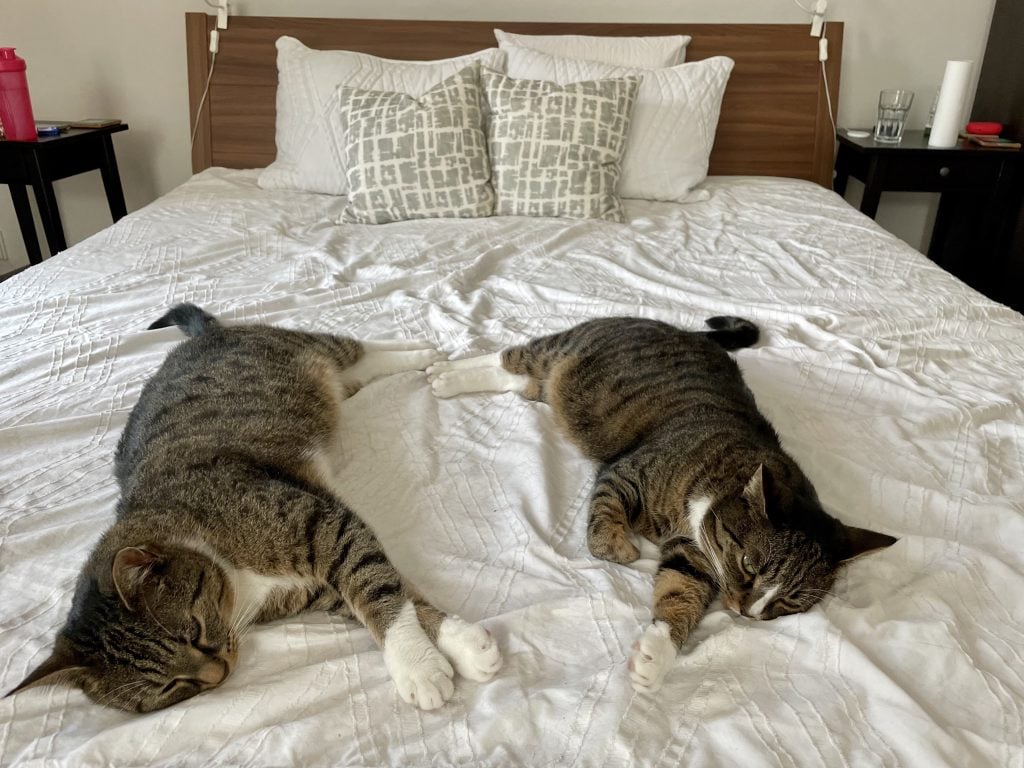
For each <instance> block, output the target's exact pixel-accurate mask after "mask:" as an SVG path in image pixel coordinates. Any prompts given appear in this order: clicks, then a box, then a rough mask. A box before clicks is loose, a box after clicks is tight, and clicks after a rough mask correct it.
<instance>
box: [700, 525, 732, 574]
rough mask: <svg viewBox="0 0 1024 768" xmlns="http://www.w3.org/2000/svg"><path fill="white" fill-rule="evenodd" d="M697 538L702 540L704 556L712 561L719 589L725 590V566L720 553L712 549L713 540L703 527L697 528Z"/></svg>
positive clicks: (701, 545)
mask: <svg viewBox="0 0 1024 768" xmlns="http://www.w3.org/2000/svg"><path fill="white" fill-rule="evenodd" d="M697 536H698V537H699V539H700V548H701V549H702V550H704V554H705V555H707V557H708V560H710V561H711V567H712V568H714V569H715V573H716V574H717V576H718V579H717V581H718V587H719V589H721V588H724V587H725V583H726V577H725V566H723V565H722V561H721V558H719V556H718V553H717V552H716V551H715V550H714V547H712V545H711V538H710V537H709V536H708V534H707V531H705V530H704V528H703V527H702V526H701V527H698V528H697Z"/></svg>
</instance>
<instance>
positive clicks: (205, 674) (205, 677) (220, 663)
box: [196, 659, 230, 685]
mask: <svg viewBox="0 0 1024 768" xmlns="http://www.w3.org/2000/svg"><path fill="white" fill-rule="evenodd" d="M229 669H230V668H229V667H228V664H227V662H226V661H224V660H223V659H211V660H210V661H207V662H204V663H203V665H202V666H201V667H200V668H199V672H198V673H197V674H196V677H197V678H198V679H199V680H200V681H202V682H203V683H205V684H206V685H220V684H221V683H222V682H224V678H225V677H227V676H228V671H229Z"/></svg>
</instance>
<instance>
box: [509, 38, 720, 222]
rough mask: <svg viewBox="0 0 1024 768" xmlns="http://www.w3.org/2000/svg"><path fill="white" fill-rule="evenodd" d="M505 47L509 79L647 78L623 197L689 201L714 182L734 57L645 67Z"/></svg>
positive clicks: (626, 161)
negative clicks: (711, 171) (712, 169)
mask: <svg viewBox="0 0 1024 768" xmlns="http://www.w3.org/2000/svg"><path fill="white" fill-rule="evenodd" d="M504 50H505V52H506V53H507V54H508V68H507V69H506V72H507V74H508V76H509V77H515V78H523V79H530V80H550V81H552V82H555V83H575V82H577V81H579V80H598V79H601V78H608V77H626V76H628V75H639V76H642V77H643V82H641V83H640V88H639V90H638V91H637V93H636V104H635V106H634V107H633V116H632V118H631V120H630V125H629V140H628V141H627V142H626V154H625V155H624V156H623V158H622V178H621V179H620V180H619V189H618V193H619V197H621V198H642V199H644V200H667V201H671V202H684V201H685V200H686V199H687V198H688V197H689V195H690V192H691V191H692V190H693V188H694V187H695V186H697V185H698V184H700V183H701V182H702V181H704V179H705V178H706V177H707V175H708V164H709V160H710V157H711V150H712V148H713V147H714V144H715V131H716V129H717V127H718V115H719V112H720V110H721V106H722V97H723V96H724V95H725V90H726V85H727V84H728V82H729V74H730V73H731V72H732V69H733V60H732V59H730V58H728V57H726V56H712V57H711V58H708V59H702V60H701V61H694V62H691V63H688V64H679V65H677V66H674V67H665V68H662V69H638V68H636V67H617V66H613V65H610V64H604V63H601V62H596V61H583V60H579V59H571V58H568V57H565V56H550V55H548V54H546V53H541V52H540V51H533V50H529V49H527V48H521V47H518V46H513V45H506V46H505V48H504Z"/></svg>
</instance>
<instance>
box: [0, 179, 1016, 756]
mask: <svg viewBox="0 0 1024 768" xmlns="http://www.w3.org/2000/svg"><path fill="white" fill-rule="evenodd" d="M705 189H706V190H707V191H708V195H707V197H708V199H707V200H706V201H703V202H697V203H692V204H687V205H674V204H658V203H641V202H635V201H634V202H630V203H628V204H627V216H628V221H629V223H628V224H627V225H616V224H610V223H604V222H569V221H559V220H536V219H533V220H531V219H518V218H495V219H487V220H476V221H423V222H415V223H402V224H392V225H387V226H380V227H363V226H352V225H348V226H339V225H336V224H334V223H332V222H334V221H336V219H337V215H338V214H339V212H340V209H341V206H342V202H343V201H342V200H341V199H338V198H331V197H326V196H317V195H306V194H292V193H286V192H267V191H264V190H260V189H258V188H257V187H256V185H255V174H254V173H253V172H229V171H224V170H217V169H214V170H210V171H207V172H204V173H202V174H200V175H199V176H197V177H196V178H194V179H193V180H191V181H190V182H188V183H187V184H185V185H184V186H183V187H181V188H179V189H177V190H176V191H174V192H172V193H171V194H169V195H167V196H165V197H164V198H162V199H160V200H158V201H157V202H155V203H153V204H152V205H150V206H149V207H147V208H145V209H143V210H141V211H139V212H137V213H134V214H132V215H130V216H128V217H127V218H125V219H123V220H122V221H121V222H119V223H118V224H117V225H115V226H113V227H111V228H109V229H107V230H104V231H103V232H101V233H99V234H98V235H96V236H94V237H92V238H90V239H89V240H87V241H85V242H83V243H81V244H79V245H77V246H75V247H73V248H71V249H69V250H68V251H65V252H64V253H62V254H60V255H58V256H56V257H54V258H52V259H50V260H48V261H46V262H45V263H44V264H43V265H41V266H38V267H33V268H32V269H30V270H28V271H26V272H24V273H22V274H19V275H17V276H16V277H14V278H12V279H10V280H8V281H6V282H4V283H2V284H0V494H2V495H0V505H2V508H0V596H2V597H0V600H2V603H3V609H2V611H0V685H2V687H3V689H4V690H6V689H9V688H11V687H13V686H14V685H15V684H16V683H17V682H18V681H19V680H20V679H21V678H22V677H23V675H24V674H25V673H26V672H27V671H28V670H29V669H31V668H32V667H33V666H34V665H36V664H37V663H38V662H39V661H41V660H42V659H43V658H44V657H45V655H46V654H47V653H48V652H49V649H50V645H51V642H52V640H53V636H54V632H55V630H56V629H57V628H58V627H59V626H60V624H61V623H62V621H63V619H64V616H65V614H66V611H67V609H68V606H69V603H70V597H71V590H72V586H73V583H74V579H75V577H76V574H77V572H78V570H79V568H80V566H81V564H82V562H83V561H84V559H85V557H86V554H87V552H88V550H89V549H90V547H91V546H92V545H93V543H94V542H95V541H96V539H97V538H98V536H99V534H100V533H101V531H102V530H103V529H105V528H106V527H107V526H108V525H109V524H110V523H111V521H112V519H113V507H114V502H115V498H116V493H117V491H116V485H115V481H114V477H113V472H112V456H113V452H114V447H115V444H116V441H117V437H118V434H119V432H120V430H121V428H122V427H123V425H124V423H125V420H126V418H127V416H128V412H129V410H130V409H131V407H132V405H133V404H134V402H135V400H136V398H137V396H138V394H139V391H140V389H141V387H142V385H143V383H144V382H145V380H146V379H147V377H149V376H150V375H151V374H152V373H153V372H154V371H155V370H156V368H157V367H158V366H159V364H160V362H161V361H162V359H163V357H164V355H165V354H166V353H167V352H168V350H170V349H171V348H172V347H173V346H174V345H175V344H176V343H178V342H179V341H180V339H181V337H180V335H179V334H178V332H177V331H176V330H175V329H163V330H160V331H150V332H147V331H146V330H145V328H146V326H147V325H148V324H149V322H151V321H152V320H153V319H155V318H156V317H157V316H159V315H160V314H161V313H162V312H163V311H164V309H165V308H166V307H167V306H169V305H170V304H172V303H174V302H178V301H183V300H189V301H193V302H196V303H198V304H200V305H202V306H204V307H205V308H207V309H208V310H210V311H212V312H214V313H216V314H218V315H219V316H220V317H221V318H223V319H224V320H226V321H229V322H251V321H264V322H270V323H275V324H280V325H283V326H289V327H295V328H305V329H318V330H332V331H337V332H344V333H349V334H351V335H354V336H357V337H361V338H395V337H403V338H410V339H412V338H415V339H427V340H430V341H432V342H434V343H436V344H437V345H438V346H439V347H441V348H443V349H444V350H445V351H447V352H448V353H449V354H451V355H452V356H460V355H465V354H469V353H476V352H482V351H490V350H496V349H498V348H500V347H502V346H504V345H507V344H510V343H515V342H521V341H523V340H525V339H526V338H528V337H530V336H534V335H538V334H541V333H547V332H552V331H556V330H559V329H562V328H566V327H568V326H570V325H572V324H574V323H576V322H578V321H580V320H583V319H585V318H590V317H597V316H605V315H612V314H639V315H644V316H648V317H654V318H659V319H662V320H667V321H670V322H674V323H676V324H679V325H681V326H685V327H693V328H698V327H701V324H702V321H703V319H704V318H705V317H707V316H710V315H713V314H722V313H730V314H739V315H742V316H746V317H749V318H751V319H753V320H755V321H756V322H758V323H759V324H760V326H761V327H762V329H763V332H764V342H763V343H762V344H761V345H760V346H758V347H757V348H755V349H751V350H744V351H742V352H740V353H739V360H740V364H741V366H742V368H743V371H744V373H745V375H746V377H747V380H748V382H749V384H750V386H751V388H752V389H753V390H754V392H755V394H756V396H757V399H758V402H759V403H760V405H761V407H762V408H763V410H764V411H765V412H766V413H767V414H768V415H769V417H770V418H771V419H772V420H773V421H774V423H775V425H776V427H777V429H778V431H779V432H780V434H781V436H782V439H783V443H784V445H785V446H786V447H787V448H788V449H789V450H790V451H791V452H792V453H793V454H794V455H795V456H796V458H797V459H798V460H799V461H800V462H801V464H802V465H803V467H804V469H805V470H806V472H807V473H808V474H809V476H810V477H811V478H812V480H813V481H814V482H815V484H816V486H817V488H818V490H819V492H820V495H821V496H822V498H823V501H824V503H825V504H826V506H827V507H828V508H830V509H831V510H832V511H833V512H834V513H835V514H837V515H838V516H839V517H840V518H841V519H843V520H845V521H847V522H850V523H854V524H857V525H863V526H871V527H875V528H878V529H879V530H884V531H886V532H890V533H893V534H895V535H897V536H900V537H901V540H900V541H899V543H897V544H896V545H895V546H893V547H891V548H890V549H888V550H886V551H884V552H882V553H879V554H875V555H872V556H871V557H869V558H866V559H863V560H861V561H859V562H857V563H855V564H854V565H852V566H851V567H850V568H849V569H848V572H847V574H846V575H845V576H844V577H843V578H842V579H841V580H840V581H839V583H838V585H837V587H836V589H835V594H834V596H832V597H830V598H829V599H827V600H826V601H825V602H824V604H823V605H822V606H819V607H817V608H815V609H814V610H812V611H811V612H809V613H807V614H804V615H800V616H792V617H787V618H784V619H779V620H776V621H772V622H766V623H758V622H754V621H751V620H747V619H743V618H739V617H736V616H734V615H732V614H731V613H729V612H727V611H725V610H724V609H722V608H721V607H720V606H719V605H718V604H717V603H716V604H715V605H714V606H713V610H712V611H711V612H710V613H709V614H708V616H707V617H706V618H705V620H704V621H703V623H702V624H701V625H700V627H699V628H698V630H697V631H696V633H695V635H694V638H693V641H692V642H691V644H690V645H689V646H687V649H686V653H685V654H683V655H681V656H680V658H679V659H678V661H677V663H676V664H675V666H674V667H673V668H672V670H671V672H670V673H669V675H668V678H667V680H666V683H665V687H664V688H663V689H662V690H661V691H660V692H659V693H658V694H657V695H655V696H641V695H637V694H635V693H634V692H633V690H632V688H631V687H630V685H629V677H628V673H627V670H626V662H627V658H628V655H629V650H630V646H631V645H632V643H633V642H634V640H635V639H636V638H637V637H638V635H639V633H640V632H641V629H642V627H643V625H644V623H645V622H647V621H648V620H649V616H650V600H651V573H652V572H653V569H654V566H655V561H654V560H652V559H643V560H641V561H640V562H639V563H638V564H636V566H635V567H622V566H617V565H613V564H610V563H606V562H601V561H598V560H595V559H593V558H592V557H590V555H589V554H588V552H587V550H586V545H585V540H584V528H585V518H586V500H587V494H588V489H589V486H590V482H591V478H592V475H593V470H592V468H591V466H590V465H589V464H588V462H587V461H586V460H584V459H582V458H581V457H580V456H579V455H578V453H577V452H576V451H575V449H573V448H572V447H571V446H570V445H569V444H568V442H567V441H566V440H565V439H564V438H563V437H562V436H561V435H560V434H559V433H558V432H556V431H555V429H554V425H553V422H552V419H551V416H550V413H549V412H548V411H547V410H546V408H545V406H543V405H538V404H535V403H528V402H526V401H524V400H521V399H519V398H518V397H516V396H514V395H511V394H507V395H502V396H497V397H495V396H469V397H463V398H459V399H455V400H451V401H438V400H435V399H434V398H433V397H432V395H431V394H430V391H429V388H428V386H427V384H426V380H425V377H424V375H423V374H417V373H410V374H403V375H398V376H395V377H392V378H390V379H387V380H384V381H381V382H379V383H376V384H374V385H372V386H370V387H368V388H367V389H365V390H364V391H362V392H361V393H359V394H358V395H356V396H355V397H354V398H353V399H352V400H351V401H350V402H349V404H348V405H347V406H346V408H345V419H346V421H347V424H348V427H349V430H348V435H349V437H348V439H347V440H346V442H345V445H344V447H343V450H344V452H345V459H346V469H345V472H344V477H343V482H342V493H343V495H344V497H345V498H346V499H347V500H348V501H349V502H350V503H351V504H352V505H353V506H354V507H355V508H356V509H357V510H359V511H360V512H361V513H362V514H363V515H364V517H366V518H367V519H368V521H369V522H370V523H371V524H372V526H373V527H374V528H375V529H376V530H377V532H378V533H379V535H380V537H381V539H382V540H383V542H384V544H385V547H386V549H387V550H388V552H389V553H390V555H391V557H392V558H393V560H394V561H395V562H396V563H397V564H398V565H399V567H400V568H401V569H402V570H403V571H404V572H405V573H406V575H408V576H409V577H410V578H411V579H412V580H413V581H414V582H415V583H416V584H418V585H419V586H420V587H421V588H422V590H423V591H424V592H425V593H426V595H428V596H429V597H430V598H432V599H433V600H434V601H435V602H436V603H437V604H438V605H439V606H441V607H443V608H444V609H446V610H449V611H452V612H456V613H458V614H460V615H462V616H463V617H465V618H468V619H471V620H481V621H483V622H485V624H486V626H488V627H489V628H490V629H491V631H492V632H494V634H495V635H496V636H497V637H498V638H499V640H500V642H501V645H502V648H503V650H504V654H505V659H506V663H505V666H504V668H503V669H502V671H501V672H500V674H499V676H498V677H497V678H496V679H495V680H493V681H492V682H490V683H487V684H476V683H472V682H469V681H465V680H460V681H459V682H458V684H457V689H456V694H455V697H454V699H453V700H452V701H451V702H450V703H449V704H448V705H446V706H445V707H444V708H442V709H440V710H438V711H435V712H430V713H424V712H420V711H417V710H415V709H413V708H412V707H410V706H408V705H406V704H404V703H403V702H402V701H401V700H400V699H399V698H398V695H397V693H396V692H395V690H394V687H393V686H392V684H391V682H390V681H389V679H388V677H387V673H386V671H385V669H384V665H383V662H382V659H381V656H380V653H379V652H378V650H377V649H376V648H375V646H374V645H373V643H372V641H371V639H370V637H369V635H368V633H367V632H366V631H365V630H364V629H362V628H361V627H359V626H357V625H356V624H354V623H351V622H346V621H344V620H342V619H340V618H337V617H333V616H329V615H327V614H323V613H319V614H308V615H305V616H303V617H299V618H296V619H293V620H289V621H281V622H277V623H274V624H271V625H266V626H262V627H258V628H256V629H255V630H254V631H253V632H252V633H251V634H250V635H248V636H247V638H246V639H245V641H244V643H243V646H242V650H241V659H240V663H239V666H238V668H237V670H236V672H235V673H234V674H233V675H232V677H231V678H230V679H229V680H228V681H227V682H226V683H225V685H223V686H222V687H221V688H219V689H217V690H216V691H213V692H210V693H206V694H203V695H201V696H198V697H196V698H195V699H192V700H191V701H189V702H187V703H184V704H182V705H178V706H175V707H172V708H170V709H168V710H165V711H162V712H158V713H153V714H150V715H146V716H135V715H128V714H124V713H120V712H117V711H114V710H110V709H106V708H102V707H98V706H96V705H95V704H92V703H90V702H89V701H88V700H87V699H86V698H85V697H84V696H83V695H82V694H81V693H80V692H77V691H72V690H70V689H66V688H59V687H51V688H42V689H36V690H33V691H28V692H25V693H23V694H19V695H17V696H15V697H11V698H7V699H3V700H0V764H5V765H6V764H12V763H18V764H24V765H46V766H53V765H106V764H119V765H129V764H130V765H155V764H161V765H304V766H312V765H367V766H371V765H372V766H376V765H410V766H412V765H416V766H419V765H466V766H469V765H473V766H476V765H488V766H490V765H494V766H498V765H512V764H518V765H528V766H547V765H552V766H555V765H558V766H560V765H580V766H627V765H651V766H655V765H673V766H674V765H700V766H705V765H706V766H717V765H721V766H734V765H743V766H777V765H781V766H789V765H794V766H795V765H829V766H833V765H855V766H860V765H920V766H930V767H931V766H958V767H960V766H968V765H970V766H975V765H999V766H1011V765H1018V766H1019V765H1024V749H1022V733H1024V722H1022V721H1024V715H1022V712H1024V663H1022V648H1024V631H1022V627H1024V554H1022V553H1024V545H1022V542H1024V508H1022V504H1021V500H1022V499H1024V472H1022V464H1024V397H1022V387H1021V381H1022V372H1024V319H1022V318H1021V316H1020V315H1018V314H1016V313H1014V312H1012V311H1010V310H1008V309H1006V308H1003V307H1001V306H999V305H997V304H994V303H992V302H990V301H988V300H987V299H985V298H983V297H982V296H980V295H979V294H977V293H976V292H974V291H972V290H970V289H968V288H967V287H965V286H964V285H962V284H961V283H959V282H958V281H956V280H955V279H953V278H952V277H950V276H949V275H948V274H946V273H944V272H942V271H941V270H940V269H938V268H937V267H935V266H934V265H933V264H931V263H930V262H928V261H927V259H925V258H924V257H923V256H922V255H920V254H918V253H916V252H915V251H913V250H912V249H910V248H909V247H907V246H905V245H903V244H902V243H900V242H899V241H898V240H896V239H895V238H893V237H891V236H890V235H888V234H886V233H885V232H883V231H882V230H881V229H880V228H879V227H877V226H876V225H875V224H874V223H873V222H871V221H869V220H868V219H867V218H865V217H864V216H862V215H861V214H859V213H857V212H856V211H854V210H853V209H852V208H850V207H849V206H848V205H846V204H845V203H844V202H842V201H841V200H840V199H839V198H838V197H837V196H835V195H833V194H832V193H830V192H827V191H825V190H823V189H821V188H819V187H817V186H814V185H812V184H809V183H803V182H793V181H780V180H768V179H725V178H723V179H710V180H709V181H708V182H707V183H706V185H705Z"/></svg>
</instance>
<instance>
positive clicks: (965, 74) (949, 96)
mask: <svg viewBox="0 0 1024 768" xmlns="http://www.w3.org/2000/svg"><path fill="white" fill-rule="evenodd" d="M973 67H974V62H973V61H947V62H946V73H945V74H944V75H943V76H942V86H941V87H940V88H939V103H938V104H936V105H935V119H934V120H933V121H932V132H931V135H930V136H929V137H928V146H929V147H955V146H956V143H957V141H959V137H960V128H961V127H962V122H961V121H962V120H963V115H964V103H965V102H966V101H967V90H968V88H969V87H970V85H971V70H972V68H973Z"/></svg>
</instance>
